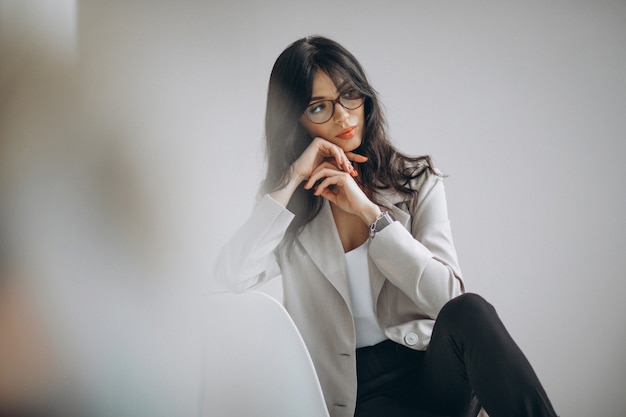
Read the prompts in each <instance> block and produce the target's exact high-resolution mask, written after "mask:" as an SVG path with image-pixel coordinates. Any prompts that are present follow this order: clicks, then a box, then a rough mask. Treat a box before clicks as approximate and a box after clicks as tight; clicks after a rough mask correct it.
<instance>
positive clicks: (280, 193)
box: [270, 168, 306, 207]
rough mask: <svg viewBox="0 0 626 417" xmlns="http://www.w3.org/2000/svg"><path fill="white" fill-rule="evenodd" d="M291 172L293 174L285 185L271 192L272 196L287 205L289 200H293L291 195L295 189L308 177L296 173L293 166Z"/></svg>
mask: <svg viewBox="0 0 626 417" xmlns="http://www.w3.org/2000/svg"><path fill="white" fill-rule="evenodd" d="M290 174H291V175H290V176H289V178H288V180H287V183H286V184H285V186H284V187H282V188H279V189H277V190H274V191H272V192H271V193H270V197H272V198H273V199H274V200H275V201H277V202H278V203H280V204H282V205H283V206H285V207H287V204H288V203H289V200H291V196H292V195H293V193H294V191H296V188H298V186H299V185H300V184H301V183H302V181H304V180H305V179H306V178H303V177H301V176H300V175H298V174H296V173H295V171H294V170H293V168H292V169H291V170H290Z"/></svg>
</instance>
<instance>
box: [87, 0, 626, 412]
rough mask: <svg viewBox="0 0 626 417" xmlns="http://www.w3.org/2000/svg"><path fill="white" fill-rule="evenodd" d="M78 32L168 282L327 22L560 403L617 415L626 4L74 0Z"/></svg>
mask: <svg viewBox="0 0 626 417" xmlns="http://www.w3.org/2000/svg"><path fill="white" fill-rule="evenodd" d="M78 34H79V55H80V59H81V63H82V64H83V65H84V67H85V68H86V70H87V73H89V74H90V75H89V77H92V78H90V80H91V81H93V80H97V83H96V85H97V87H102V88H101V89H100V91H101V92H105V93H106V97H108V99H110V102H108V105H110V106H113V107H114V108H116V109H117V110H119V111H120V114H121V115H123V116H126V117H127V118H128V120H132V121H133V126H134V128H135V129H136V132H137V135H136V136H135V137H136V140H135V141H134V142H133V143H132V144H130V145H131V146H132V147H133V149H135V150H137V151H138V152H137V155H139V157H138V160H139V161H140V162H141V164H140V165H141V166H142V167H143V171H142V172H143V175H144V177H145V178H144V181H145V182H146V184H148V185H149V187H148V189H149V190H150V191H151V193H152V194H151V198H152V199H153V200H151V201H152V202H153V207H154V209H155V211H156V212H158V215H159V216H161V217H160V219H161V220H163V224H166V225H167V226H166V228H167V236H168V237H167V240H168V248H169V254H170V256H171V257H172V259H173V260H174V261H173V262H172V265H173V268H174V269H173V270H172V271H174V272H175V273H176V274H177V276H179V277H180V279H181V280H182V279H189V278H191V279H193V280H194V282H196V283H197V284H200V285H203V284H206V282H207V280H209V278H210V269H211V265H212V263H213V261H214V260H215V256H216V253H217V251H218V250H219V248H220V247H221V245H222V244H223V243H224V242H225V241H226V239H228V237H229V236H230V235H231V234H232V233H233V232H234V230H235V228H236V227H238V225H239V224H241V222H242V221H243V218H244V217H245V216H247V215H248V213H249V212H250V209H251V208H252V204H253V199H254V194H255V192H256V187H257V185H258V183H259V181H260V180H261V177H262V175H263V151H262V135H263V132H262V130H263V116H264V104H265V92H266V86H267V81H268V77H269V72H270V69H271V66H272V64H273V62H274V60H275V59H276V57H277V56H278V54H279V53H280V52H281V51H282V50H283V49H284V48H285V47H286V46H287V45H288V44H289V43H291V42H292V41H294V40H295V39H297V38H299V37H302V36H305V35H309V34H323V35H326V36H329V37H332V38H334V39H336V40H338V41H339V42H341V43H342V44H344V45H345V46H346V47H347V48H348V49H350V50H351V51H352V52H353V53H354V54H355V55H356V56H357V57H358V58H359V59H360V61H361V63H362V64H363V65H364V67H365V69H366V71H367V72H368V74H369V77H370V81H371V82H372V84H373V85H374V86H375V87H376V88H377V89H378V91H379V92H380V95H381V97H382V100H383V103H384V104H385V106H386V110H387V115H388V119H389V123H390V127H391V134H392V136H393V139H394V141H395V143H396V144H397V146H398V147H399V148H400V149H401V150H403V151H405V152H408V153H413V154H426V153H427V154H431V155H432V156H433V157H434V160H435V163H436V164H437V165H438V167H439V168H441V169H442V170H443V171H444V172H445V173H447V174H448V175H449V178H448V179H447V182H446V184H447V192H448V203H449V210H450V216H451V219H452V221H453V231H454V235H455V239H456V244H457V250H458V253H459V256H460V260H461V265H462V267H463V269H464V272H465V277H466V280H467V282H468V285H469V289H470V290H471V291H474V292H478V293H480V294H482V295H484V296H485V297H486V298H487V299H489V300H490V301H491V302H492V303H493V304H494V305H495V307H496V308H497V310H498V311H499V313H500V315H501V317H502V318H503V320H504V322H505V323H506V324H507V326H508V328H509V329H510V332H511V333H512V335H513V336H514V338H515V339H516V340H517V341H518V343H519V344H520V346H521V347H522V349H523V350H524V351H525V352H526V354H527V356H528V357H529V359H530V361H531V362H532V363H533V365H534V367H535V369H536V371H537V373H538V374H539V377H540V378H541V380H542V381H543V383H544V386H545V388H546V390H547V392H548V394H549V395H550V396H551V398H552V400H553V403H554V405H555V407H556V409H557V411H558V412H559V413H560V414H561V415H563V416H569V417H577V416H580V417H586V416H594V415H602V416H614V417H619V416H623V415H625V414H626V397H624V395H623V394H624V389H625V387H626V359H624V357H625V356H624V354H623V352H624V351H625V349H626V336H625V331H624V329H625V328H626V307H625V306H624V302H623V297H624V292H625V290H626V284H625V283H624V282H625V281H624V271H626V256H625V255H626V238H625V237H624V236H626V222H625V221H624V219H623V214H624V213H625V212H626V192H625V187H624V181H625V180H626V167H625V164H624V153H625V151H626V145H625V141H626V46H625V45H626V2H624V1H569V2H568V1H548V2H539V1H531V2H524V3H519V2H510V1H504V2H502V1H500V2H497V1H477V2H463V1H449V2H427V1H372V0H361V1H343V2H337V1H325V0H319V1H316V2H301V3H299V2H293V1H289V0H275V1H267V2H264V3H261V2H252V1H251V2H243V1H213V2H208V1H207V2H200V1H196V2H173V1H172V2H147V1H146V2H132V3H127V2H104V1H101V2H97V1H82V2H80V3H79V27H78ZM105 101H106V100H105ZM267 291H268V292H270V293H271V294H273V295H275V296H277V297H280V286H279V283H273V284H270V286H268V287H267Z"/></svg>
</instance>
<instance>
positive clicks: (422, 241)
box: [369, 173, 464, 318]
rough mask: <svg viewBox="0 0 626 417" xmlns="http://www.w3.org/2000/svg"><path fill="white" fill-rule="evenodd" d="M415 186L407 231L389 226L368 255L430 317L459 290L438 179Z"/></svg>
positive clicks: (458, 272)
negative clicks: (418, 189) (413, 207)
mask: <svg viewBox="0 0 626 417" xmlns="http://www.w3.org/2000/svg"><path fill="white" fill-rule="evenodd" d="M424 175H427V177H426V178H425V180H424V183H423V184H422V187H421V188H420V191H419V194H418V203H417V205H416V207H415V209H414V210H413V212H412V213H411V216H412V219H411V220H412V222H411V232H409V231H408V230H407V229H405V228H404V227H403V226H402V225H401V224H400V223H399V222H394V223H392V224H391V225H389V226H387V227H386V228H384V229H383V230H382V231H381V232H379V233H378V234H377V235H376V237H375V238H374V239H372V242H371V243H370V252H369V253H370V257H371V258H372V260H373V261H374V263H375V264H376V266H377V267H378V268H379V269H380V271H381V272H382V273H383V274H384V275H385V277H386V278H387V279H388V280H389V281H390V282H391V283H392V284H393V285H395V286H396V287H398V288H399V289H400V290H401V291H402V292H404V293H405V294H406V295H407V296H409V297H410V298H411V299H412V300H413V301H414V302H415V303H416V304H417V305H419V306H420V307H422V308H423V309H424V311H425V312H426V313H427V314H429V315H430V316H431V317H432V318H436V317H437V314H438V313H439V310H440V309H441V307H443V305H444V304H445V303H446V302H448V301H449V300H451V299H452V298H454V297H456V296H458V295H460V294H462V293H463V292H464V284H463V279H462V276H461V269H460V267H459V264H458V259H457V254H456V249H455V247H454V242H453V240H452V231H451V228H450V220H449V219H448V209H447V203H446V196H445V190H444V185H443V180H442V179H441V178H440V177H438V176H436V175H432V174H429V173H427V174H424Z"/></svg>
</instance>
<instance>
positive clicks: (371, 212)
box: [361, 203, 382, 226]
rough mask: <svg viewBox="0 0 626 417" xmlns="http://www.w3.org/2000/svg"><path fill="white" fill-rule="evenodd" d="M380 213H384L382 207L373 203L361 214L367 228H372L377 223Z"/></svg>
mask: <svg viewBox="0 0 626 417" xmlns="http://www.w3.org/2000/svg"><path fill="white" fill-rule="evenodd" d="M380 213H382V211H381V209H380V207H378V206H377V205H376V204H374V203H372V204H371V205H368V206H367V207H366V208H365V209H364V210H363V211H362V212H361V219H363V221H364V222H365V224H366V225H367V226H370V225H371V224H372V223H374V221H376V219H377V218H378V216H380Z"/></svg>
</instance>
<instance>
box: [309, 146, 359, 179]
mask: <svg viewBox="0 0 626 417" xmlns="http://www.w3.org/2000/svg"><path fill="white" fill-rule="evenodd" d="M315 140H316V141H317V143H318V149H319V150H320V151H322V152H327V154H326V155H324V156H326V157H330V158H334V160H335V162H336V163H337V166H338V167H339V168H341V169H342V170H343V171H345V172H348V173H350V174H351V175H354V174H356V170H355V169H354V167H353V166H352V163H351V162H350V160H349V159H348V156H347V155H346V154H345V152H344V151H343V149H341V148H340V147H339V146H337V145H335V144H334V143H332V142H329V141H327V140H325V139H322V138H315Z"/></svg>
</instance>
